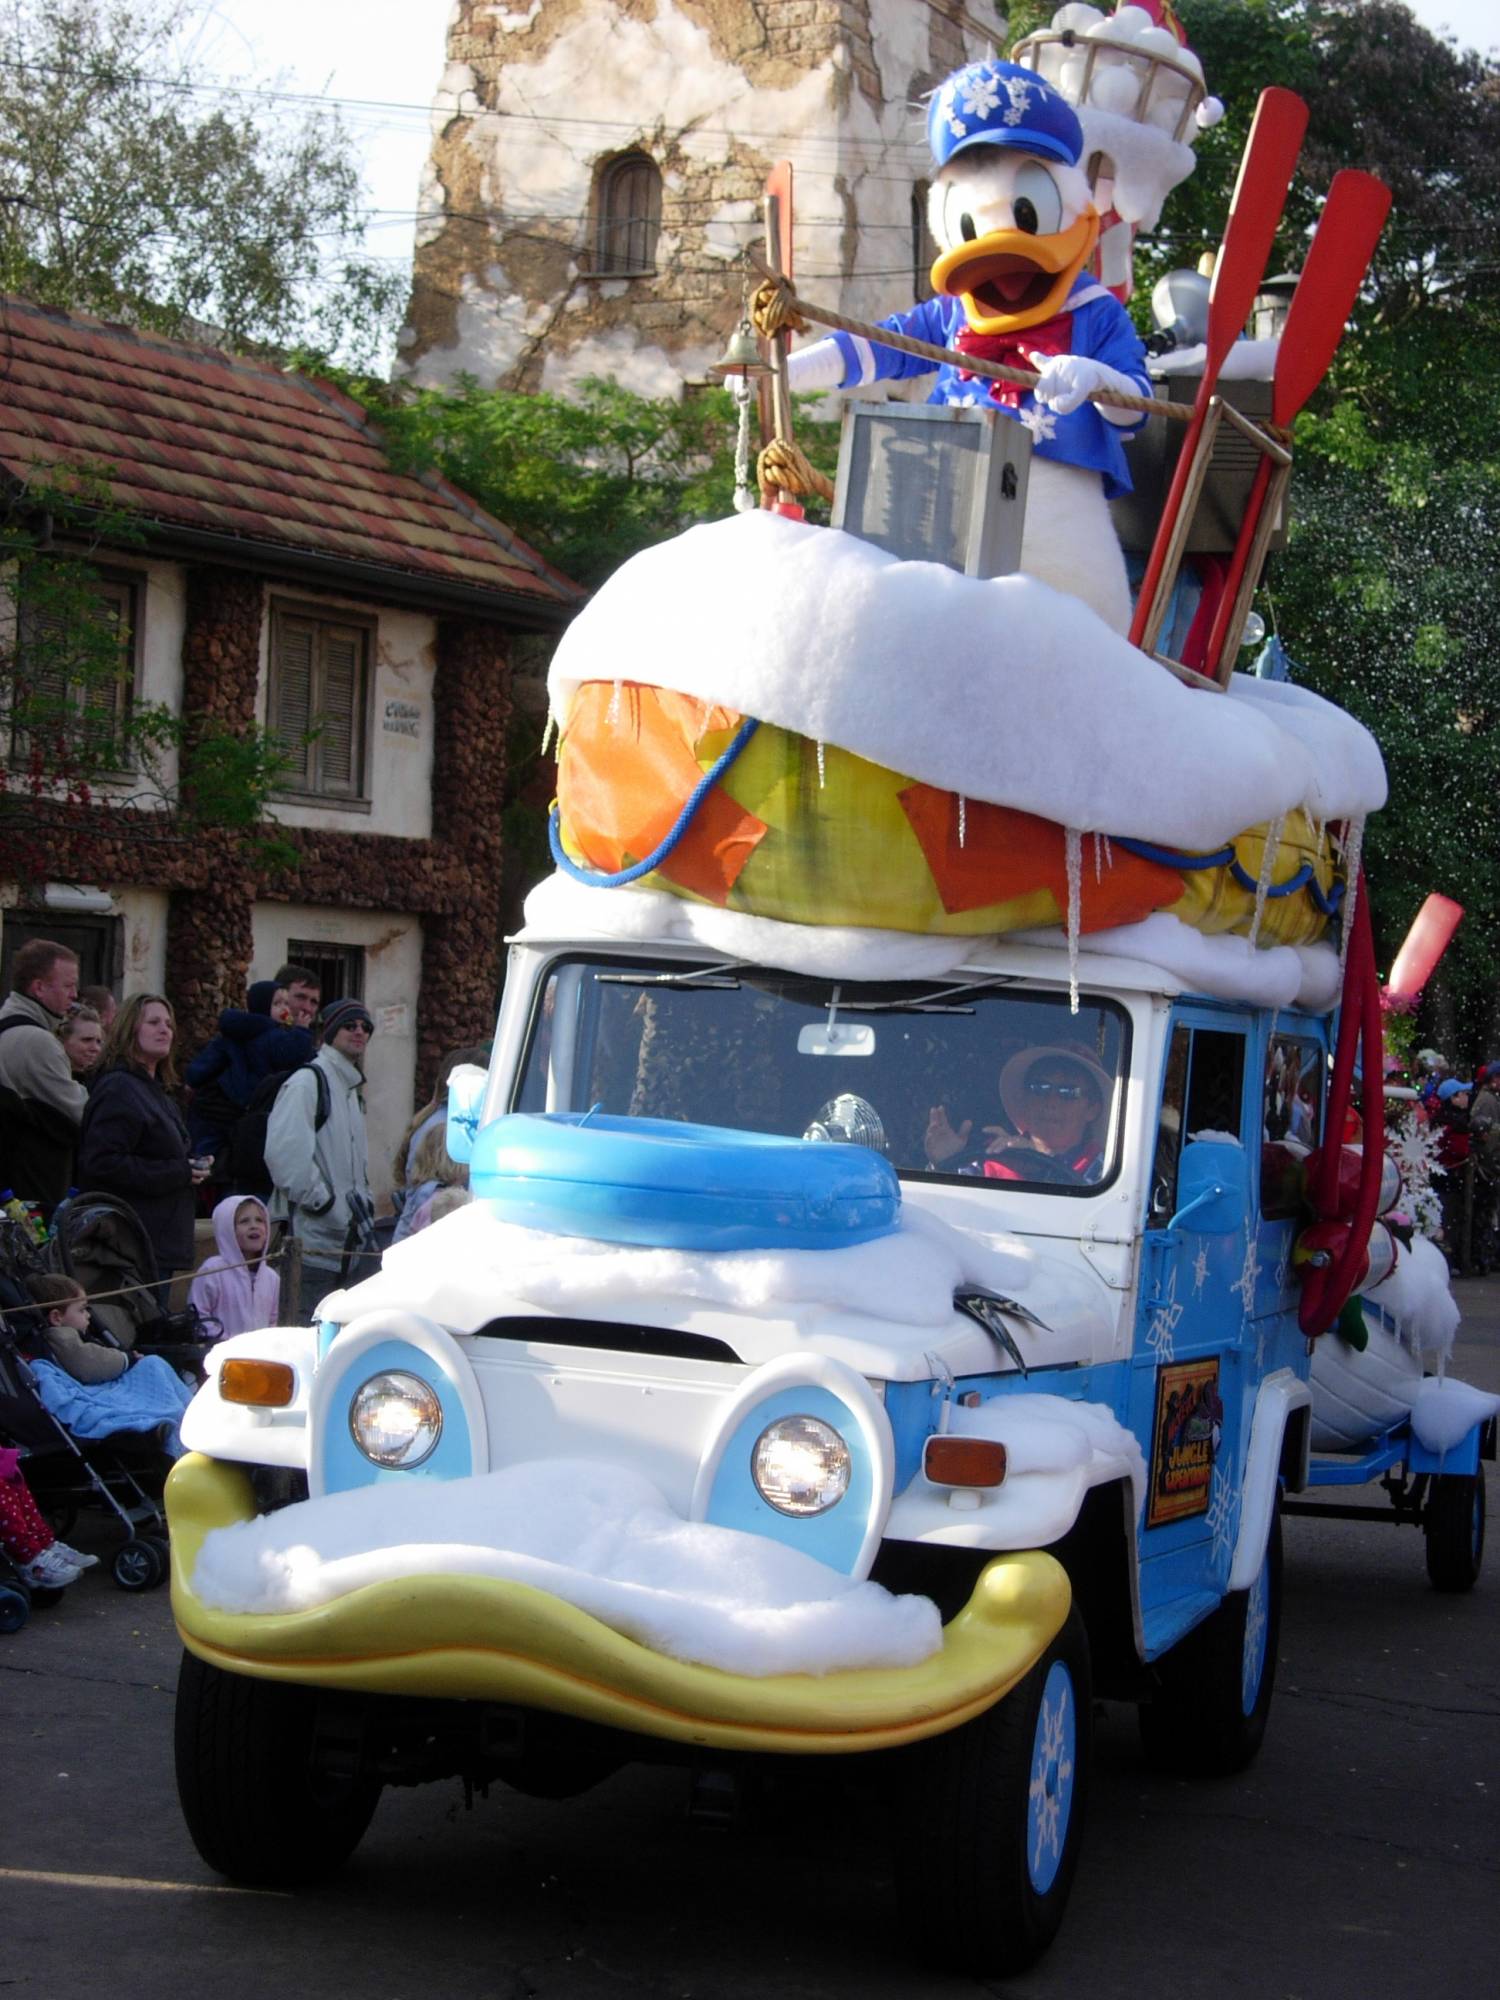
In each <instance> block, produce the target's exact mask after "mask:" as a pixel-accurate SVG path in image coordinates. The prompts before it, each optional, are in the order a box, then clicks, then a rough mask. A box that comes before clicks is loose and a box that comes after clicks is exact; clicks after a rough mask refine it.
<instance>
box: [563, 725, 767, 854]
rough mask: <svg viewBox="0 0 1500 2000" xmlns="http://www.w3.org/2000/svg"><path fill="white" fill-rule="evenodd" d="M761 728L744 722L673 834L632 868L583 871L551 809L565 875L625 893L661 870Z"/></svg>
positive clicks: (697, 789) (705, 776)
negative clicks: (631, 885) (628, 885)
mask: <svg viewBox="0 0 1500 2000" xmlns="http://www.w3.org/2000/svg"><path fill="white" fill-rule="evenodd" d="M759 727H760V721H759V719H758V717H756V716H753V715H750V716H746V718H745V720H744V721H743V722H742V723H741V724H740V726H739V728H738V729H737V730H736V731H735V734H734V740H733V742H732V743H731V744H730V745H729V748H728V749H727V750H726V751H725V752H724V754H723V756H722V757H720V759H719V760H718V762H717V763H716V764H715V765H713V767H712V768H711V769H710V770H707V771H705V772H704V773H703V776H702V777H701V778H700V779H699V780H698V782H697V784H696V785H694V787H693V789H692V792H691V794H690V795H689V797H688V801H687V803H686V805H684V807H683V808H682V811H681V812H680V813H679V814H678V815H677V818H676V819H675V821H674V822H673V824H672V829H671V831H670V832H669V833H668V834H667V836H666V838H665V839H664V840H661V841H659V842H658V843H657V845H656V846H655V847H654V848H653V849H652V850H651V852H650V853H649V854H648V855H647V856H646V858H645V860H644V861H636V862H634V863H632V865H631V866H630V867H629V868H620V869H617V870H616V871H615V873H614V874H612V875H611V874H609V873H607V872H606V871H605V870H603V869H599V868H581V867H580V866H579V864H578V863H577V862H576V861H574V860H572V859H571V858H570V856H569V855H568V854H567V853H566V852H565V851H564V848H563V844H562V816H561V814H560V813H559V812H558V809H557V807H556V806H554V807H553V808H552V811H551V813H550V815H549V816H548V819H547V841H548V845H549V846H550V847H551V849H552V859H553V860H554V861H555V862H556V863H557V865H558V867H559V868H560V869H561V870H562V871H563V873H564V874H565V875H571V876H572V878H573V880H574V881H575V882H583V883H586V884H587V885H588V887H589V888H591V889H623V888H624V886H625V884H626V883H627V882H638V881H639V880H640V879H641V877H642V876H643V875H649V874H650V873H651V872H652V870H653V869H656V868H660V866H661V864H662V863H663V862H664V861H665V860H666V858H667V856H668V855H669V854H670V853H671V852H672V849H673V848H674V847H675V846H676V845H677V843H678V842H679V841H680V840H681V839H682V837H683V835H684V834H685V833H686V832H687V830H688V828H689V827H690V826H691V825H692V823H693V815H694V814H695V813H696V812H697V810H698V808H699V806H701V805H702V803H703V801H704V800H705V799H706V798H707V797H708V794H709V793H710V792H711V791H712V790H713V788H714V786H715V785H716V784H717V783H718V782H719V780H720V778H722V777H723V775H724V773H725V772H726V771H727V770H728V769H729V767H730V765H731V764H732V763H733V762H734V760H735V758H736V757H738V756H739V754H740V752H741V751H742V750H743V749H744V747H745V745H746V744H747V743H748V742H749V741H750V738H751V737H752V736H753V735H754V734H755V732H756V730H757V729H759Z"/></svg>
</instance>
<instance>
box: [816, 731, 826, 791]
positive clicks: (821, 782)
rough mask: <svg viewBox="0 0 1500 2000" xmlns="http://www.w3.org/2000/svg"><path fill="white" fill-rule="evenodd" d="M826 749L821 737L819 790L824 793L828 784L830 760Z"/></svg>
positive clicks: (819, 744)
mask: <svg viewBox="0 0 1500 2000" xmlns="http://www.w3.org/2000/svg"><path fill="white" fill-rule="evenodd" d="M825 748H826V745H825V744H824V742H823V739H822V737H821V736H820V737H819V738H818V790H819V791H820V792H821V791H822V789H823V787H824V785H825V784H826V783H827V782H828V760H827V758H826V756H825V755H824V751H825Z"/></svg>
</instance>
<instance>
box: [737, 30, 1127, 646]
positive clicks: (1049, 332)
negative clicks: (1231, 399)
mask: <svg viewBox="0 0 1500 2000" xmlns="http://www.w3.org/2000/svg"><path fill="white" fill-rule="evenodd" d="M927 136H928V141H929V144H930V146H931V149H932V157H933V161H934V163H935V165H936V167H937V169H938V172H937V175H936V178H935V179H934V181H933V184H932V190H931V193H930V195H929V197H928V216H929V221H930V224H931V228H932V234H933V238H934V240H935V241H936V243H937V245H938V252H939V254H938V257H937V261H936V262H935V263H934V264H933V266H932V283H933V286H934V289H935V291H936V293H937V296H936V297H935V298H931V299H928V300H927V301H926V302H925V303H924V304H921V305H917V306H913V307H912V308H911V309H910V310H909V311H906V312H900V313H893V314H892V315H891V316H890V317H889V318H888V319H885V320H882V321H881V322H880V324H881V325H882V326H887V327H890V328H892V329H894V330H895V331H896V332H899V333H905V334H910V335H913V336H914V337H916V338H917V339H919V340H926V341H930V342H932V343H934V344H935V345H938V346H942V347H949V348H955V349H957V350H959V352H960V353H962V354H973V355H977V356H980V357H982V358H984V359H986V360H990V361H999V362H1003V363H1005V364H1007V365H1008V366H1011V367H1015V368H1027V369H1035V370H1036V371H1037V372H1038V374H1039V376H1040V380H1039V381H1038V383H1037V385H1036V388H1035V390H1034V391H1032V390H1026V389H1021V388H1019V387H1016V386H1012V385H1010V384H1008V383H1004V382H994V381H987V380H985V379H984V378H982V377H978V376H975V375H972V374H970V373H968V372H967V371H966V370H965V369H964V367H963V365H962V362H961V361H960V362H954V363H952V364H946V365H944V366H943V367H942V368H940V369H939V371H938V376H937V382H936V384H935V386H934V388H933V390H932V393H931V395H930V396H929V397H928V401H929V402H932V403H956V404H979V403H982V402H983V401H984V400H985V398H986V397H988V398H989V399H990V400H991V401H993V402H994V403H995V404H997V405H998V407H999V408H1001V409H1003V410H1004V411H1005V412H1006V413H1007V414H1008V415H1011V416H1013V417H1015V418H1017V419H1018V420H1019V421H1020V422H1021V423H1023V424H1025V426H1026V428H1027V429H1028V430H1029V431H1030V432H1031V434H1032V440H1033V458H1032V467H1031V480H1030V487H1029V491H1028V495H1027V518H1026V530H1025V535H1024V538H1023V542H1022V548H1021V567H1022V569H1023V570H1025V571H1027V572H1028V573H1029V574H1030V575H1032V576H1035V577H1039V578H1040V579H1041V580H1042V581H1043V582H1045V583H1049V584H1051V585H1052V586H1053V587H1054V588H1055V589H1058V590H1063V591H1067V592H1068V593H1069V594H1071V595H1072V596H1075V597H1079V598H1082V599H1083V600H1084V602H1085V603H1087V604H1089V605H1091V606H1092V607H1093V609H1094V610H1095V611H1097V612H1098V614H1099V615H1100V617H1102V618H1103V619H1104V620H1105V621H1106V622H1107V623H1108V624H1110V625H1112V626H1113V627H1114V628H1115V630H1116V631H1119V632H1124V631H1125V630H1126V629H1127V628H1128V626H1129V623H1130V592H1129V588H1128V585H1127V583H1126V578H1125V564H1124V559H1123V557H1122V556H1121V554H1120V545H1119V542H1118V541H1117V539H1116V537H1115V532H1114V526H1113V524H1112V522H1111V520H1110V516H1109V506H1108V502H1109V501H1110V500H1111V499H1113V498H1114V497H1115V496H1116V495H1117V494H1121V493H1128V492H1129V491H1130V484H1131V481H1130V473H1129V471H1128V469H1127V467H1126V464H1125V451H1124V440H1125V439H1126V438H1127V437H1129V436H1130V435H1131V434H1132V433H1133V432H1135V431H1136V430H1138V429H1139V428H1140V426H1141V425H1142V424H1143V423H1144V422H1145V416H1144V414H1143V413H1141V412H1140V411H1136V410H1120V409H1112V408H1110V407H1108V406H1107V405H1101V404H1098V403H1091V402H1089V401H1088V400H1087V398H1088V397H1089V395H1090V394H1091V393H1092V392H1094V391H1095V390H1099V389H1113V390H1117V391H1123V392H1125V393H1127V394H1130V395H1136V396H1149V395H1150V394H1151V384H1150V381H1149V379H1148V377H1147V373H1146V355H1145V349H1144V348H1143V347H1142V345H1141V341H1140V337H1139V336H1138V335H1137V333H1136V331H1135V328H1134V327H1133V326H1132V325H1131V322H1130V319H1129V317H1128V315H1127V314H1126V312H1125V309H1124V307H1123V306H1122V305H1121V304H1120V302H1119V301H1118V299H1116V298H1115V297H1114V296H1113V295H1112V294H1111V293H1110V292H1108V291H1107V290H1106V289H1105V287H1104V286H1103V285H1101V284H1098V283H1096V282H1095V281H1094V280H1093V279H1092V278H1089V277H1085V276H1084V275H1083V272H1084V267H1085V265H1086V264H1087V262H1088V260H1089V257H1090V255H1091V254H1092V252H1093V249H1094V245H1095V243H1096V241H1097V239H1098V234H1099V216H1098V213H1097V211H1096V209H1095V207H1094V204H1093V201H1092V198H1091V195H1090V191H1089V184H1088V179H1087V177H1086V175H1085V174H1084V172H1083V170H1082V168H1081V167H1080V165H1079V159H1080V156H1081V154H1082V152H1083V144H1084V140H1083V127H1082V126H1081V125H1080V123H1079V120H1078V114H1077V113H1076V112H1075V111H1074V109H1073V107H1072V105H1071V104H1069V103H1068V101H1067V99H1066V98H1065V97H1063V96H1062V95H1061V94H1060V93H1059V92H1058V91H1057V90H1055V89H1053V87H1052V86H1051V85H1050V84H1049V83H1048V82H1047V81H1046V80H1045V79H1044V78H1043V77H1041V76H1038V75H1037V73H1036V72H1035V71H1034V70H1028V69H1022V68H1021V67H1020V66H1019V65H1018V64H1016V63H1009V62H1000V61H995V60H991V61H986V62H975V63H970V64H968V66H967V67H966V68H964V69H961V70H959V71H958V72H957V73H956V74H955V75H953V76H951V77H949V79H948V80H947V82H946V83H944V84H943V86H942V87H941V89H939V90H938V91H937V92H936V93H935V95H934V96H933V98H932V101H931V104H930V106H929V109H928V114H927ZM765 306H766V293H765V290H764V289H763V291H762V294H761V295H760V297H758V298H757V301H756V315H755V317H756V324H757V326H758V327H759V328H760V331H761V332H763V333H772V332H774V331H776V330H777V328H778V326H779V325H782V324H793V325H797V326H798V327H799V328H800V327H801V325H802V323H801V322H799V321H797V320H796V319H795V316H794V315H793V316H791V317H790V318H788V317H787V316H785V315H782V316H780V317H779V318H778V316H777V315H776V314H774V313H770V312H767V311H766V309H765ZM930 370H931V363H930V362H927V361H923V360H922V359H920V358H919V357H918V356H916V355H911V354H903V353H901V352H900V351H898V350H897V349H895V348H890V347H879V346H877V345H875V343H873V342H872V341H869V340H866V339H863V338H861V337H859V336H856V335H852V334H848V333H836V334H833V335H832V336H830V337H829V338H827V339H823V340H818V341H815V342H814V343H813V344H812V345H811V346H809V347H804V348H800V349H799V350H798V351H797V352H796V353H794V354H792V355H791V356H790V357H789V381H790V386H791V387H792V388H793V389H794V390H820V389H852V388H855V387H862V386H864V385H865V384H866V383H870V382H884V381H899V380H902V379H904V378H907V377H911V376H916V375H923V374H927V373H929V372H930Z"/></svg>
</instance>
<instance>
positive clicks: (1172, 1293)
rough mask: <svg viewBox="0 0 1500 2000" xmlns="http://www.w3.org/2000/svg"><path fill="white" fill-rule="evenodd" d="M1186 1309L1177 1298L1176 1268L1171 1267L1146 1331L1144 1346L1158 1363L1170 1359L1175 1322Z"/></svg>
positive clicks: (1174, 1334) (1174, 1266)
mask: <svg viewBox="0 0 1500 2000" xmlns="http://www.w3.org/2000/svg"><path fill="white" fill-rule="evenodd" d="M1185 1310H1186V1308H1185V1307H1184V1306H1183V1303H1182V1301H1181V1299H1179V1298H1178V1296H1177V1266H1176V1265H1175V1264H1174V1265H1173V1266H1172V1274H1171V1276H1170V1277H1169V1278H1168V1279H1167V1289H1166V1292H1165V1293H1164V1294H1163V1296H1162V1299H1161V1301H1160V1303H1159V1304H1158V1305H1157V1307H1156V1310H1155V1311H1154V1312H1153V1313H1152V1315H1151V1324H1150V1325H1149V1326H1148V1327H1147V1329H1146V1345H1147V1346H1148V1347H1149V1348H1150V1349H1151V1352H1152V1353H1153V1354H1154V1355H1155V1356H1156V1358H1157V1360H1158V1361H1170V1360H1171V1359H1172V1350H1173V1343H1174V1339H1175V1336H1176V1333H1177V1322H1178V1321H1179V1320H1180V1319H1181V1318H1182V1315H1183V1313H1184V1311H1185Z"/></svg>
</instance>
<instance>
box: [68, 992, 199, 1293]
mask: <svg viewBox="0 0 1500 2000" xmlns="http://www.w3.org/2000/svg"><path fill="white" fill-rule="evenodd" d="M176 1036H177V1022H176V1019H175V1017H174V1015H173V1013H172V1009H171V1007H170V1006H169V1005H168V1003H167V1002H166V1001H165V1000H163V999H162V997H161V995H160V994H159V993H137V994H135V995H134V996H133V998H131V999H129V1000H127V1001H126V1002H125V1005H124V1006H123V1007H122V1008H121V1009H120V1011H119V1013H118V1015H117V1016H116V1017H115V1023H114V1026H113V1027H112V1028H111V1029H110V1031H109V1039H108V1041H107V1042H106V1043H105V1046H104V1055H103V1058H102V1061H101V1063H100V1073H99V1078H98V1081H97V1082H96V1083H95V1085H94V1087H93V1091H92V1093H91V1095H90V1097H89V1102H88V1108H87V1110H86V1111H85V1112H84V1114H83V1125H82V1127H81V1129H80V1131H79V1135H78V1185H79V1186H80V1187H81V1188H86V1189H98V1190H102V1191H103V1192H104V1193H106V1194H113V1195H118V1196H119V1197H120V1198H121V1200H123V1201H126V1202H128V1203H129V1205H130V1206H131V1208H133V1209H134V1210H135V1213H136V1214H137V1216H139V1218H140V1221H141V1226H142V1228H143V1229H144V1230H145V1232H146V1234H147V1236H148V1237H149V1238H150V1240H151V1247H152V1249H153V1250H154V1251H155V1252H156V1263H157V1269H158V1272H159V1275H160V1276H161V1278H162V1280H163V1283H164V1284H165V1281H166V1280H167V1279H168V1278H170V1277H171V1276H172V1274H173V1272H174V1271H181V1270H185V1269H186V1268H187V1266H188V1265H190V1264H191V1263H192V1261H193V1186H194V1183H195V1182H197V1181H200V1180H201V1179H202V1178H203V1176H204V1174H205V1173H206V1172H207V1171H208V1169H207V1166H206V1165H198V1164H195V1163H194V1161H193V1160H192V1159H191V1158H190V1156H189V1155H190V1148H189V1145H188V1132H187V1126H186V1124H185V1123H184V1122H183V1117H182V1113H181V1112H180V1111H179V1110H178V1108H177V1106H176V1104H175V1103H174V1102H173V1100H172V1098H171V1096H170V1095H169V1094H168V1093H169V1092H170V1091H173V1090H175V1089H176V1087H177V1071H176V1069H175V1067H174V1066H173V1062H172V1044H173V1042H174V1041H175V1040H176Z"/></svg>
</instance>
